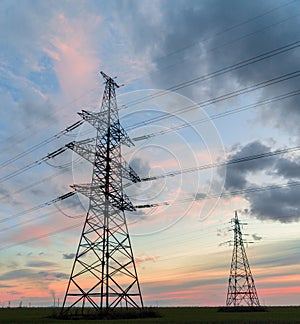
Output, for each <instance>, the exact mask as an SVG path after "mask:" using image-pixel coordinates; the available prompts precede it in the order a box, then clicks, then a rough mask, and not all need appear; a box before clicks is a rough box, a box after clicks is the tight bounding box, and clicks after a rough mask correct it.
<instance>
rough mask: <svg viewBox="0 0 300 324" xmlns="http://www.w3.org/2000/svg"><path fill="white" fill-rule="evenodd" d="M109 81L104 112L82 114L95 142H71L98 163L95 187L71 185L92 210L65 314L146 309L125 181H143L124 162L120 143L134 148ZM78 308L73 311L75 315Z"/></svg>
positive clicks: (65, 300)
mask: <svg viewBox="0 0 300 324" xmlns="http://www.w3.org/2000/svg"><path fill="white" fill-rule="evenodd" d="M101 74H102V76H103V78H104V80H105V90H104V94H103V100H102V106H101V110H100V112H88V111H85V110H83V111H82V112H81V113H79V115H80V116H81V117H82V118H83V119H84V120H85V121H87V122H88V123H90V124H91V125H92V126H93V127H95V129H96V130H97V135H96V137H95V138H92V139H86V140H83V141H78V142H72V143H70V144H68V147H69V148H71V149H72V150H73V151H74V152H76V153H78V154H79V155H80V156H82V157H83V158H85V159H86V160H88V161H89V162H91V163H92V165H93V172H92V181H91V183H90V184H81V185H79V184H76V185H73V186H71V187H72V188H74V189H75V190H76V191H78V192H80V193H81V194H83V195H85V196H86V197H88V198H89V209H88V212H87V216H86V219H85V222H84V226H83V230H82V234H81V237H80V241H79V245H78V248H77V252H76V256H75V260H74V264H73V267H72V271H71V275H70V279H69V283H68V286H67V291H66V295H65V298H64V301H63V306H62V311H61V313H62V314H63V315H64V314H67V313H74V308H76V311H77V310H78V308H81V311H82V313H83V312H84V309H85V308H94V309H96V310H97V311H101V310H105V309H106V310H107V309H109V308H115V307H120V306H122V307H135V308H140V307H143V300H142V295H141V289H140V284H139V281H138V276H137V271H136V266H135V261H134V258H133V252H132V247H131V242H130V237H129V232H128V228H127V223H126V218H125V214H124V211H125V210H127V211H134V210H135V208H134V206H133V205H132V203H131V202H130V200H129V198H128V197H127V196H126V195H125V193H124V192H123V184H122V179H123V178H126V179H128V180H130V181H133V182H139V181H140V178H139V177H138V176H137V174H136V173H135V172H134V170H133V169H132V168H131V167H130V166H129V165H128V164H127V163H126V162H125V161H124V160H123V159H122V156H121V144H125V145H127V146H131V145H133V143H132V142H131V140H130V139H129V137H128V135H127V134H126V132H125V130H124V129H123V128H122V126H121V125H120V121H119V115H118V108H117V100H116V93H115V88H118V87H119V86H118V85H117V83H116V82H115V81H114V80H113V79H112V78H110V77H109V76H107V75H106V74H105V73H103V72H101ZM72 309H73V311H72Z"/></svg>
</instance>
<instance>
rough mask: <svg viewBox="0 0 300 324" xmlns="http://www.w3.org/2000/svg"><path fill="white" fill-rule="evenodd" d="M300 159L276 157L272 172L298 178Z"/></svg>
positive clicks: (288, 177)
mask: <svg viewBox="0 0 300 324" xmlns="http://www.w3.org/2000/svg"><path fill="white" fill-rule="evenodd" d="M299 171H300V161H299V159H298V160H294V161H291V160H288V159H285V158H278V159H277V160H276V162H275V171H274V173H275V174H277V175H280V176H282V177H285V178H287V179H299V178H300V172H299Z"/></svg>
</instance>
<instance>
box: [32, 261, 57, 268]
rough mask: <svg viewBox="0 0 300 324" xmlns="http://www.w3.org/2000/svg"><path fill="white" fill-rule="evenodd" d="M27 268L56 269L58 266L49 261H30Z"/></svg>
mask: <svg viewBox="0 0 300 324" xmlns="http://www.w3.org/2000/svg"><path fill="white" fill-rule="evenodd" d="M26 266H27V267H31V268H41V267H54V266H57V263H54V262H49V261H30V262H27V264H26Z"/></svg>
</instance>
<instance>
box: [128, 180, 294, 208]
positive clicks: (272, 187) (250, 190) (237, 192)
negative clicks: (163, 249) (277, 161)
mask: <svg viewBox="0 0 300 324" xmlns="http://www.w3.org/2000/svg"><path fill="white" fill-rule="evenodd" d="M299 185H300V181H293V182H289V183H286V184H281V185H269V186H265V187H252V188H247V189H241V190H235V191H228V192H223V193H221V194H220V193H218V194H212V195H203V196H202V195H201V196H199V197H190V198H185V199H178V200H175V201H163V202H158V203H153V204H145V205H137V206H134V207H135V208H137V209H142V208H155V207H159V206H170V205H174V204H182V203H186V202H192V201H193V202H197V201H199V200H204V199H214V198H227V197H232V196H237V195H241V194H247V193H253V192H261V191H266V190H276V189H281V188H286V187H295V186H299Z"/></svg>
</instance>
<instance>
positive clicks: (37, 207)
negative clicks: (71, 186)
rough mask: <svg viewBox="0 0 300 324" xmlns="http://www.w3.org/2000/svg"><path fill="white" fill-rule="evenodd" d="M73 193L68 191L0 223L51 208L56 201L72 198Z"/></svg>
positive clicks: (0, 220)
mask: <svg viewBox="0 0 300 324" xmlns="http://www.w3.org/2000/svg"><path fill="white" fill-rule="evenodd" d="M75 193H76V192H75V191H70V192H68V193H66V194H64V195H61V196H59V197H57V198H54V199H52V200H50V201H47V202H45V203H43V204H40V205H38V206H35V207H32V208H30V209H27V210H24V211H21V212H19V213H17V214H14V215H11V216H9V217H6V218H3V219H0V223H4V222H7V221H10V220H12V219H15V218H18V217H20V216H23V215H26V214H29V213H32V212H34V211H36V210H39V209H42V208H44V207H48V206H51V205H53V204H55V203H56V202H58V201H62V200H65V199H67V198H69V197H72V196H73V195H74V194H75Z"/></svg>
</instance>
